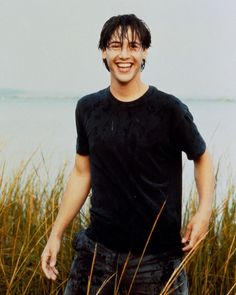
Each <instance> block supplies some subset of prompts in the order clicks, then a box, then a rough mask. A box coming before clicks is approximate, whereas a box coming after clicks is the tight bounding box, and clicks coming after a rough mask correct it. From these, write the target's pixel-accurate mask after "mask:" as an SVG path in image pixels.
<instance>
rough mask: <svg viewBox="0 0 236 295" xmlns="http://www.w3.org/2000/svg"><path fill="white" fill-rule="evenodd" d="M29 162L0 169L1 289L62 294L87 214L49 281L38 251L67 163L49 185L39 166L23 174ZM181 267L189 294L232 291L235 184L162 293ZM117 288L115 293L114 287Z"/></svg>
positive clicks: (192, 205) (235, 278) (235, 289)
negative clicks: (8, 172) (7, 173)
mask: <svg viewBox="0 0 236 295" xmlns="http://www.w3.org/2000/svg"><path fill="white" fill-rule="evenodd" d="M29 163H30V161H29V162H27V163H25V164H24V165H23V166H21V167H20V168H19V169H18V171H16V172H15V173H13V176H12V177H11V178H9V179H4V167H3V168H2V170H1V171H0V294H4V295H5V294H9V295H10V294H11V295H14V294H16V295H19V294H25V295H26V294H30V295H38V294H40V295H42V294H45V295H46V294H62V291H63V290H64V288H65V284H66V279H67V275H68V271H69V269H70V265H71V261H72V259H73V255H74V252H73V250H72V248H71V240H72V236H73V234H74V232H75V231H78V230H80V229H81V228H83V227H84V226H86V223H87V222H88V220H89V218H88V217H87V218H86V216H83V214H80V215H78V216H77V218H76V219H75V220H74V221H73V223H72V224H71V225H70V226H69V228H68V230H67V231H66V234H65V236H64V238H63V242H62V247H61V251H60V254H59V256H58V269H59V270H60V274H59V278H58V280H57V281H56V282H51V281H48V280H47V279H46V278H45V277H44V275H43V274H42V271H41V268H40V256H41V253H42V251H43V247H44V245H45V243H46V240H47V238H48V236H49V233H50V230H51V225H52V223H53V221H54V219H55V217H56V214H57V211H58V203H59V201H60V198H61V197H62V195H63V192H64V188H65V182H66V176H65V175H66V166H64V167H62V169H61V170H60V171H59V172H58V175H57V177H56V178H55V181H54V183H53V186H52V187H51V188H49V185H48V183H42V182H41V180H40V177H39V175H38V171H37V169H32V171H31V172H30V173H28V174H27V175H26V173H25V171H26V169H25V168H26V166H27V165H28V164H29ZM195 199H196V193H195V192H193V193H191V194H190V202H189V203H188V205H187V208H186V213H185V216H184V222H186V220H187V219H188V218H189V216H190V215H191V214H193V213H194V211H195V210H196V202H195ZM157 226H158V223H157ZM144 252H145V249H144ZM92 267H93V266H91V271H92V270H93V268H92ZM181 267H186V269H187V273H188V277H189V283H190V294H191V295H195V294H196V295H201V294H204V295H207V294H215V295H226V294H236V283H235V282H236V190H235V186H234V185H233V184H232V185H229V187H228V189H227V191H226V192H225V198H224V202H223V203H222V204H221V206H219V207H218V208H215V209H214V213H213V216H212V222H211V227H210V230H209V233H208V235H207V237H206V239H205V241H204V242H201V243H199V245H197V247H196V248H195V249H193V251H191V252H190V253H189V254H188V255H187V256H186V257H185V260H184V262H183V265H182V266H180V268H179V269H177V270H175V273H174V274H173V277H171V278H170V280H169V282H168V283H167V285H166V288H165V289H164V290H163V292H162V294H163V295H164V294H171V293H170V292H171V285H172V283H173V280H174V277H175V275H177V274H178V273H179V271H180V270H181ZM124 271H125V268H124ZM105 283H106V282H104V284H105ZM119 285H120V281H118V285H117V286H118V287H119ZM115 293H116V294H118V290H117V289H116V292H115ZM88 294H89V293H88Z"/></svg>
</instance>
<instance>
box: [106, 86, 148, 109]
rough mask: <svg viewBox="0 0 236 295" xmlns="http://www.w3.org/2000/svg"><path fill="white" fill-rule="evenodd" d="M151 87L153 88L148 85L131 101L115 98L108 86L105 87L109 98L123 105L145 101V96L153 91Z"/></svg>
mask: <svg viewBox="0 0 236 295" xmlns="http://www.w3.org/2000/svg"><path fill="white" fill-rule="evenodd" d="M153 89H154V87H153V86H152V85H149V86H148V89H147V90H146V91H145V92H144V94H142V95H141V96H139V97H138V98H136V99H134V100H131V101H123V100H119V99H118V98H116V97H115V96H114V95H113V94H112V93H111V89H110V86H108V87H107V94H108V96H109V98H110V99H112V101H113V102H115V103H116V104H119V105H124V106H133V105H139V104H141V103H143V102H144V101H145V98H146V97H148V96H149V95H150V94H151V93H152V92H153Z"/></svg>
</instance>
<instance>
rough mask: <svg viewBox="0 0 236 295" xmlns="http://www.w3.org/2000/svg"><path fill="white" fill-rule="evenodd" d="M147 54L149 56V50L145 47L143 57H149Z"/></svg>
mask: <svg viewBox="0 0 236 295" xmlns="http://www.w3.org/2000/svg"><path fill="white" fill-rule="evenodd" d="M147 56H148V50H147V49H144V50H143V59H145V60H146V59H147Z"/></svg>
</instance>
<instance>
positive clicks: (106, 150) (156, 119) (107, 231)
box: [76, 86, 206, 255]
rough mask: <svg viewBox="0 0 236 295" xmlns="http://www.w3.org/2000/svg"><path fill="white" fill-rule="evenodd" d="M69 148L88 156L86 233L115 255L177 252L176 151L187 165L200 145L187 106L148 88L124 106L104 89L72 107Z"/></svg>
mask: <svg viewBox="0 0 236 295" xmlns="http://www.w3.org/2000/svg"><path fill="white" fill-rule="evenodd" d="M76 126H77V135H78V136H77V145H76V151H77V153H78V154H81V155H90V161H91V174H92V197H91V209H90V214H91V224H90V226H89V228H88V229H87V234H88V236H89V237H90V238H92V239H93V240H95V241H98V242H100V243H101V244H104V245H105V246H106V247H108V248H110V249H114V250H118V251H123V252H127V251H129V250H131V251H132V252H133V253H140V252H141V251H142V250H143V247H144V245H145V242H146V240H147V238H148V235H149V233H150V230H151V228H152V225H153V223H154V221H155V219H156V216H157V214H158V212H159V211H160V209H161V207H162V205H163V204H164V202H166V203H165V206H164V209H163V211H162V213H161V216H160V218H159V220H158V222H157V225H156V227H155V230H154V232H153V234H152V237H151V240H150V242H149V246H148V248H147V251H146V253H156V254H162V253H169V254H170V255H176V254H179V255H180V253H181V237H180V229H181V202H182V197H181V196H182V151H184V152H185V153H186V154H187V157H188V158H189V159H192V160H195V159H197V158H198V157H199V156H200V155H201V154H203V153H204V151H205V148H206V145H205V142H204V140H203V139H202V137H201V135H200V134H199V132H198V130H197V127H196V126H195V124H194V122H193V117H192V115H191V113H190V112H189V110H188V108H187V106H186V105H185V104H183V103H182V102H181V101H180V100H179V99H178V98H176V97H174V96H172V95H170V94H167V93H164V92H161V91H160V90H158V89H157V88H155V87H154V86H149V89H148V90H147V92H146V93H145V94H144V95H143V96H141V97H140V98H138V99H136V100H134V101H131V102H122V101H119V100H117V99H116V98H115V97H113V95H112V94H111V92H110V88H109V87H108V88H105V89H103V90H101V91H99V92H97V93H93V94H90V95H87V96H84V97H83V98H81V99H80V100H79V101H78V103H77V106H76Z"/></svg>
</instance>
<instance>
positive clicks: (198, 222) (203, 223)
mask: <svg viewBox="0 0 236 295" xmlns="http://www.w3.org/2000/svg"><path fill="white" fill-rule="evenodd" d="M209 221H210V214H209V213H207V214H206V213H204V212H197V213H196V214H195V215H194V216H193V217H192V218H191V220H190V221H189V223H188V225H187V228H186V231H185V234H184V237H183V238H182V243H183V244H184V247H183V248H182V250H183V251H190V250H191V249H192V248H193V247H194V246H195V245H196V243H197V242H198V241H199V240H203V239H204V238H205V237H206V235H207V233H208V227H209Z"/></svg>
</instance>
